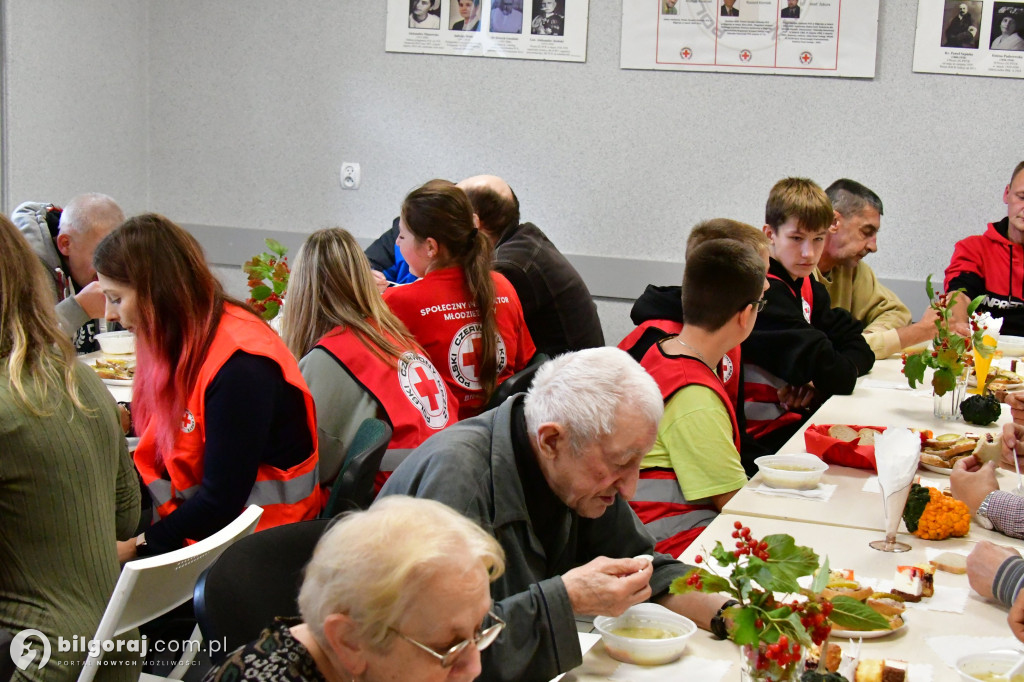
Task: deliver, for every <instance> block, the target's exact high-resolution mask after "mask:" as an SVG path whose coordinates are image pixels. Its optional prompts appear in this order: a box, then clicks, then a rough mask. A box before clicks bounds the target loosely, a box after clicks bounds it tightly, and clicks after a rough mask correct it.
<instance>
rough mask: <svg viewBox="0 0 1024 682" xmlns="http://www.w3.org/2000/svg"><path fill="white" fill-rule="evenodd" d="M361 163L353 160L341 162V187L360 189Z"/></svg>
mask: <svg viewBox="0 0 1024 682" xmlns="http://www.w3.org/2000/svg"><path fill="white" fill-rule="evenodd" d="M359 175H360V173H359V164H358V163H354V162H352V161H342V162H341V188H342V189H359Z"/></svg>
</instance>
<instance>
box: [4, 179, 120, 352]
mask: <svg viewBox="0 0 1024 682" xmlns="http://www.w3.org/2000/svg"><path fill="white" fill-rule="evenodd" d="M11 221H12V222H13V223H14V224H15V225H16V226H17V227H18V230H19V231H20V232H21V234H22V235H24V237H25V239H27V240H28V243H29V245H31V247H32V251H34V252H35V254H36V255H37V256H39V260H41V261H42V262H43V265H45V266H46V270H47V271H48V272H49V273H50V275H51V276H52V280H53V289H54V295H55V296H56V300H57V320H58V321H59V322H60V326H61V328H62V329H64V331H65V332H67V334H68V336H71V337H72V339H73V342H74V345H75V350H77V351H78V352H79V353H88V352H90V351H94V350H97V349H98V348H99V346H98V345H97V343H96V341H95V340H94V339H93V336H95V334H96V333H98V331H99V324H98V322H97V320H98V319H99V318H102V317H103V308H104V305H105V303H106V300H105V299H104V296H103V292H102V291H100V285H99V283H98V282H96V269H95V268H93V266H92V252H93V251H94V250H95V249H96V245H97V244H99V243H100V241H102V239H103V238H104V237H106V236H107V235H108V234H110V232H112V231H113V229H114V228H115V227H117V226H118V225H120V224H121V223H123V222H124V212H123V211H121V207H120V206H118V205H117V202H115V201H114V200H113V199H111V198H110V197H108V196H106V195H105V194H80V195H78V196H76V197H75V198H74V199H72V200H71V201H70V202H68V204H67V206H65V207H64V210H63V211H62V210H61V209H59V208H57V207H56V206H53V205H52V204H43V203H39V202H35V201H27V202H25V203H23V204H21V205H20V206H18V208H16V209H15V210H14V213H13V215H12V216H11Z"/></svg>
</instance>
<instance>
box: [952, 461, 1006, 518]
mask: <svg viewBox="0 0 1024 682" xmlns="http://www.w3.org/2000/svg"><path fill="white" fill-rule="evenodd" d="M949 487H950V490H951V491H952V493H953V497H955V498H956V499H958V500H961V501H962V502H963V503H964V504H966V505H967V508H968V509H970V510H971V513H972V514H974V513H975V512H977V511H978V506H979V505H981V503H982V501H983V500H984V499H985V496H986V495H988V494H989V493H990V492H992V491H993V490H999V482H998V481H997V480H996V465H995V463H994V462H985V464H984V465H983V466H979V462H978V458H977V457H975V456H974V455H969V456H968V457H964V458H963V459H961V460H960V461H958V462H957V463H956V464H954V465H953V471H952V472H950V474H949Z"/></svg>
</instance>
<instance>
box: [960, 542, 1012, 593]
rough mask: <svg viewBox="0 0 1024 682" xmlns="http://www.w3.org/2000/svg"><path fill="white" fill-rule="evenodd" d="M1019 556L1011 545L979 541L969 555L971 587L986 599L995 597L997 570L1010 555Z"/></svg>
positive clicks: (968, 567)
mask: <svg viewBox="0 0 1024 682" xmlns="http://www.w3.org/2000/svg"><path fill="white" fill-rule="evenodd" d="M1015 556H1018V554H1017V552H1015V551H1013V550H1012V549H1010V548H1009V547H1003V546H1001V545H996V544H993V543H991V542H988V541H987V540H982V541H981V542H979V543H978V544H977V545H976V546H975V548H974V549H973V550H971V553H970V554H968V555H967V580H968V581H969V582H970V583H971V589H973V590H974V591H975V592H977V593H978V594H980V595H981V596H982V597H985V598H986V599H993V598H994V597H993V596H992V583H993V582H995V579H996V571H998V570H999V567H1000V566H1002V564H1003V562H1004V561H1006V560H1007V559H1009V558H1010V557H1015Z"/></svg>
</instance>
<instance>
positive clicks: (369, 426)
mask: <svg viewBox="0 0 1024 682" xmlns="http://www.w3.org/2000/svg"><path fill="white" fill-rule="evenodd" d="M390 442H391V425H390V424H388V423H387V422H385V421H382V420H380V419H372V418H371V419H365V420H363V423H362V424H360V425H359V429H358V430H357V431H356V435H355V438H353V439H352V444H351V445H350V446H349V448H348V453H347V454H346V455H345V462H344V463H343V464H342V465H341V472H340V473H339V474H338V477H337V478H336V479H334V485H333V486H331V497H330V499H329V500H328V501H327V506H326V507H324V510H323V511H322V512H321V513H320V518H322V519H332V518H334V517H335V516H337V515H338V514H340V513H341V512H343V511H349V510H352V509H366V508H367V507H369V506H370V503H371V502H373V497H374V495H373V480H374V477H376V475H377V471H378V470H379V469H380V461H381V460H382V459H384V453H385V452H386V451H387V449H388V443H390Z"/></svg>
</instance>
